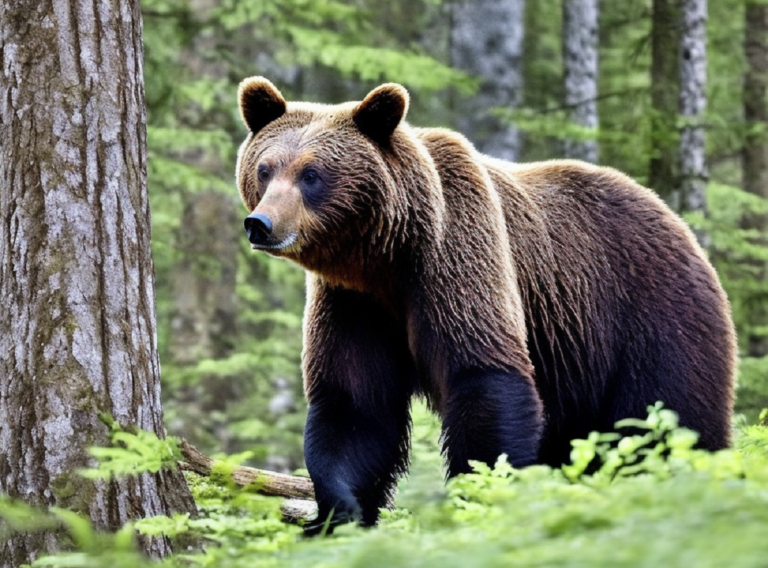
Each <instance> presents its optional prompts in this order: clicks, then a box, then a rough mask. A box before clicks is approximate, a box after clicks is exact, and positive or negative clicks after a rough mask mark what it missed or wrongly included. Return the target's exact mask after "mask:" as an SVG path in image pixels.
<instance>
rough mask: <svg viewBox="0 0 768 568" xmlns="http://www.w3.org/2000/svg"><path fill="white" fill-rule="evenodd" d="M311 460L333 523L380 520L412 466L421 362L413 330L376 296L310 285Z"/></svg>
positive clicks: (322, 519) (318, 527)
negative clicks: (414, 351)
mask: <svg viewBox="0 0 768 568" xmlns="http://www.w3.org/2000/svg"><path fill="white" fill-rule="evenodd" d="M305 326H306V328H305V334H306V335H305V352H304V379H305V390H306V395H307V400H308V402H309V412H308V416H307V425H306V428H305V436H304V459H305V461H306V464H307V469H308V470H309V474H310V476H311V477H312V481H313V483H314V486H315V497H316V500H317V504H318V511H319V513H318V517H317V519H316V520H315V521H313V522H311V523H309V524H308V525H306V526H305V531H306V532H307V534H315V533H319V532H321V531H322V530H323V527H324V526H325V525H326V523H329V525H328V526H329V532H330V531H332V530H333V527H334V526H335V525H338V524H341V523H345V522H350V521H357V522H359V523H361V524H363V525H373V524H375V523H376V521H377V520H378V516H379V509H380V508H381V507H385V506H388V505H391V504H392V499H393V497H394V491H395V487H396V482H397V478H398V477H399V476H400V475H402V474H403V473H404V472H405V470H406V468H407V466H408V452H409V442H410V441H409V433H410V423H411V422H410V420H411V419H410V399H411V395H412V393H413V374H414V371H413V363H412V358H411V357H410V354H409V352H408V347H407V339H406V335H405V331H404V330H403V329H401V326H399V325H397V323H396V322H395V321H394V320H393V318H392V316H391V315H390V314H389V313H388V312H387V311H386V310H385V309H384V308H382V307H381V306H379V305H378V304H377V303H376V302H375V301H374V300H373V299H372V298H371V297H369V296H367V295H366V294H362V293H359V292H353V291H350V290H345V289H342V288H335V287H330V286H327V285H325V284H320V283H318V282H312V281H310V283H309V303H308V308H307V317H306V318H305Z"/></svg>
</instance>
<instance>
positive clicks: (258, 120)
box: [237, 77, 286, 134]
mask: <svg viewBox="0 0 768 568" xmlns="http://www.w3.org/2000/svg"><path fill="white" fill-rule="evenodd" d="M237 97H238V100H239V101H240V116H241V117H242V118H243V122H244V123H245V125H246V126H247V127H248V130H250V131H251V132H253V133H254V134H256V133H257V132H258V131H259V130H261V129H262V128H264V127H265V126H266V125H267V124H269V123H270V122H272V121H273V120H276V119H278V118H280V117H281V116H283V115H284V114H285V109H286V104H285V99H284V98H283V95H282V94H281V93H280V91H278V90H277V87H275V86H274V85H273V84H272V83H271V82H270V81H269V80H268V79H265V78H264V77H248V78H247V79H243V81H242V82H241V83H240V88H239V89H238V90H237Z"/></svg>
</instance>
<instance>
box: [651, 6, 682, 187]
mask: <svg viewBox="0 0 768 568" xmlns="http://www.w3.org/2000/svg"><path fill="white" fill-rule="evenodd" d="M678 21H679V12H678V0H653V16H652V23H651V109H652V112H651V159H650V162H649V164H648V187H650V188H652V189H654V190H655V191H656V192H657V193H658V194H659V195H661V197H663V198H664V199H665V200H666V201H668V202H672V200H673V197H672V196H673V194H674V192H675V190H676V189H677V177H676V171H675V170H676V166H677V160H676V156H677V149H678V148H679V144H680V140H679V138H680V136H679V132H678V130H677V109H678V98H679V91H680V88H679V85H680V78H679V77H680V71H679V68H680V64H679V60H678V56H677V51H678V50H677V46H678V45H679V41H680V40H679V37H678V33H679V26H678Z"/></svg>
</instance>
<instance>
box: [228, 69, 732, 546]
mask: <svg viewBox="0 0 768 568" xmlns="http://www.w3.org/2000/svg"><path fill="white" fill-rule="evenodd" d="M239 98H240V111H241V114H242V118H243V120H244V122H245V124H246V126H247V127H248V129H249V130H250V134H249V135H248V137H247V138H246V140H245V142H243V144H242V146H241V148H240V151H239V155H238V163H237V182H238V186H239V189H240V195H241V197H242V199H243V202H244V203H245V206H246V208H247V209H248V211H249V212H250V214H249V215H248V217H247V218H246V220H245V229H246V231H247V234H248V239H249V240H250V243H251V246H252V248H253V249H256V250H263V251H266V252H268V253H269V254H271V255H274V256H277V257H281V258H287V259H290V260H292V261H294V262H296V263H298V264H299V265H301V266H303V267H304V268H306V269H307V271H308V278H307V305H306V313H305V320H304V334H305V337H304V341H305V343H304V345H305V346H304V353H303V372H304V380H305V392H306V396H307V400H308V403H309V413H308V418H307V424H306V431H305V458H306V463H307V468H308V469H309V472H310V475H311V477H312V480H313V481H314V485H315V491H316V496H317V502H318V505H319V517H318V520H317V521H316V522H314V523H311V524H310V525H309V526H307V527H306V529H307V531H308V532H310V533H311V532H317V531H319V530H320V529H321V528H322V527H323V524H324V523H325V522H326V520H328V517H329V516H330V517H331V518H330V526H331V527H333V525H335V524H337V523H340V522H345V521H350V520H357V521H359V522H360V523H362V524H365V525H370V524H373V523H375V522H376V520H377V518H378V514H379V508H380V507H383V506H386V505H388V504H390V503H391V499H392V496H393V491H394V488H395V484H396V481H397V478H398V477H399V476H400V475H401V474H403V473H404V472H405V471H406V468H407V466H408V454H409V431H410V401H411V397H412V396H413V395H421V396H424V397H425V398H426V400H427V401H428V404H429V406H430V407H431V408H432V409H433V410H434V411H435V412H436V413H437V414H438V415H439V416H440V417H441V419H442V425H443V426H442V427H443V449H444V454H445V456H446V461H447V468H448V475H449V476H453V475H456V474H459V473H462V472H467V471H470V466H469V463H468V462H469V461H470V460H479V461H481V462H485V463H489V464H490V463H493V462H494V461H495V460H496V459H497V457H498V456H499V455H500V454H507V456H508V458H509V460H510V462H511V463H512V464H513V465H515V466H517V467H520V466H526V465H529V464H534V463H545V464H552V465H559V464H562V463H563V462H565V461H567V460H568V457H569V450H570V441H571V440H572V439H573V438H576V437H584V436H586V435H587V434H588V433H589V432H590V431H593V430H602V431H606V430H610V429H611V428H613V426H614V423H615V422H616V421H617V420H620V419H622V418H626V417H642V416H645V413H646V408H647V406H648V405H649V404H653V403H654V402H656V401H659V400H660V401H663V402H664V403H665V405H666V406H667V407H669V408H671V409H673V410H675V411H676V412H677V413H678V414H679V416H680V422H681V424H682V425H683V426H686V427H688V428H692V429H694V430H696V431H698V432H699V434H700V442H699V443H700V446H701V447H702V448H707V449H711V450H715V449H718V448H724V447H726V446H727V445H728V443H729V432H730V428H731V425H730V422H731V415H732V406H733V389H734V374H735V360H736V348H735V334H734V328H733V324H732V321H731V318H730V315H729V306H728V302H727V300H726V297H725V294H724V293H723V290H722V288H721V287H720V284H719V282H718V279H717V276H716V275H715V272H714V270H713V269H712V266H711V265H710V263H709V262H708V261H707V258H706V256H705V254H704V252H703V251H702V249H701V248H700V247H699V245H698V244H697V243H696V240H695V239H694V237H693V235H692V233H691V231H690V230H689V229H688V227H687V226H686V225H685V223H684V222H683V221H682V220H681V219H680V218H678V217H677V216H676V215H675V214H674V213H672V211H671V210H670V209H669V208H668V207H667V206H666V205H665V204H664V203H663V202H662V201H661V199H659V198H658V197H657V196H656V195H654V194H653V193H652V192H651V191H650V190H648V189H646V188H644V187H642V186H640V185H638V184H637V183H635V182H634V181H632V180H631V179H629V178H628V177H626V176H625V175H623V174H621V173H619V172H618V171H616V170H613V169H610V168H604V167H597V166H594V165H590V164H586V163H581V162H577V161H551V162H541V163H533V164H525V165H521V164H512V163H508V162H504V161H500V160H496V159H493V158H490V157H488V156H484V155H482V154H480V153H478V152H477V151H476V150H475V149H474V148H473V147H472V145H471V144H470V143H469V142H468V141H467V140H466V139H465V138H463V137H462V136H461V135H459V134H456V133H454V132H451V131H449V130H444V129H439V128H437V129H431V128H424V129H423V128H414V127H412V126H410V125H408V124H407V123H405V122H404V120H403V119H404V117H405V114H406V111H407V108H408V93H407V92H406V90H405V89H404V88H403V87H401V86H399V85H395V84H386V85H382V86H380V87H378V88H377V89H374V90H373V91H372V92H371V93H369V94H368V96H367V97H366V98H365V100H363V101H362V102H360V103H357V102H351V103H345V104H341V105H337V106H328V105H321V104H312V103H286V101H285V99H284V98H283V96H282V95H281V94H280V92H279V91H278V90H277V89H276V88H275V86H274V85H272V83H270V82H269V81H267V80H266V79H263V78H260V77H255V78H249V79H246V80H245V81H243V82H242V83H241V85H240V90H239Z"/></svg>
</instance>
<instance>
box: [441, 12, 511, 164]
mask: <svg viewBox="0 0 768 568" xmlns="http://www.w3.org/2000/svg"><path fill="white" fill-rule="evenodd" d="M524 23H525V0H476V1H470V2H454V3H452V4H451V24H450V25H451V36H450V54H451V64H452V65H453V66H455V67H457V68H459V69H462V70H464V71H466V72H467V73H469V74H470V75H473V76H475V77H478V78H479V79H480V80H481V84H480V90H479V92H477V93H476V94H474V95H473V96H472V97H471V99H467V100H461V102H460V103H458V102H457V103H456V104H457V105H460V109H457V116H458V119H457V121H456V122H457V127H458V129H459V130H461V132H463V133H464V134H465V135H467V136H469V137H470V138H471V139H472V140H473V141H474V142H475V143H476V144H477V147H478V149H479V150H481V151H482V152H485V153H487V154H490V155H492V156H495V157H497V158H503V159H505V160H511V161H515V160H517V159H518V157H519V155H520V134H519V132H518V130H517V129H516V128H515V127H514V126H512V125H511V124H510V123H509V122H505V121H503V120H500V118H499V117H498V116H497V115H495V114H494V110H495V109H499V108H502V109H514V108H516V107H518V106H519V105H520V103H521V101H522V96H523V72H522V71H523V67H522V66H523V37H524V32H525V27H524Z"/></svg>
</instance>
